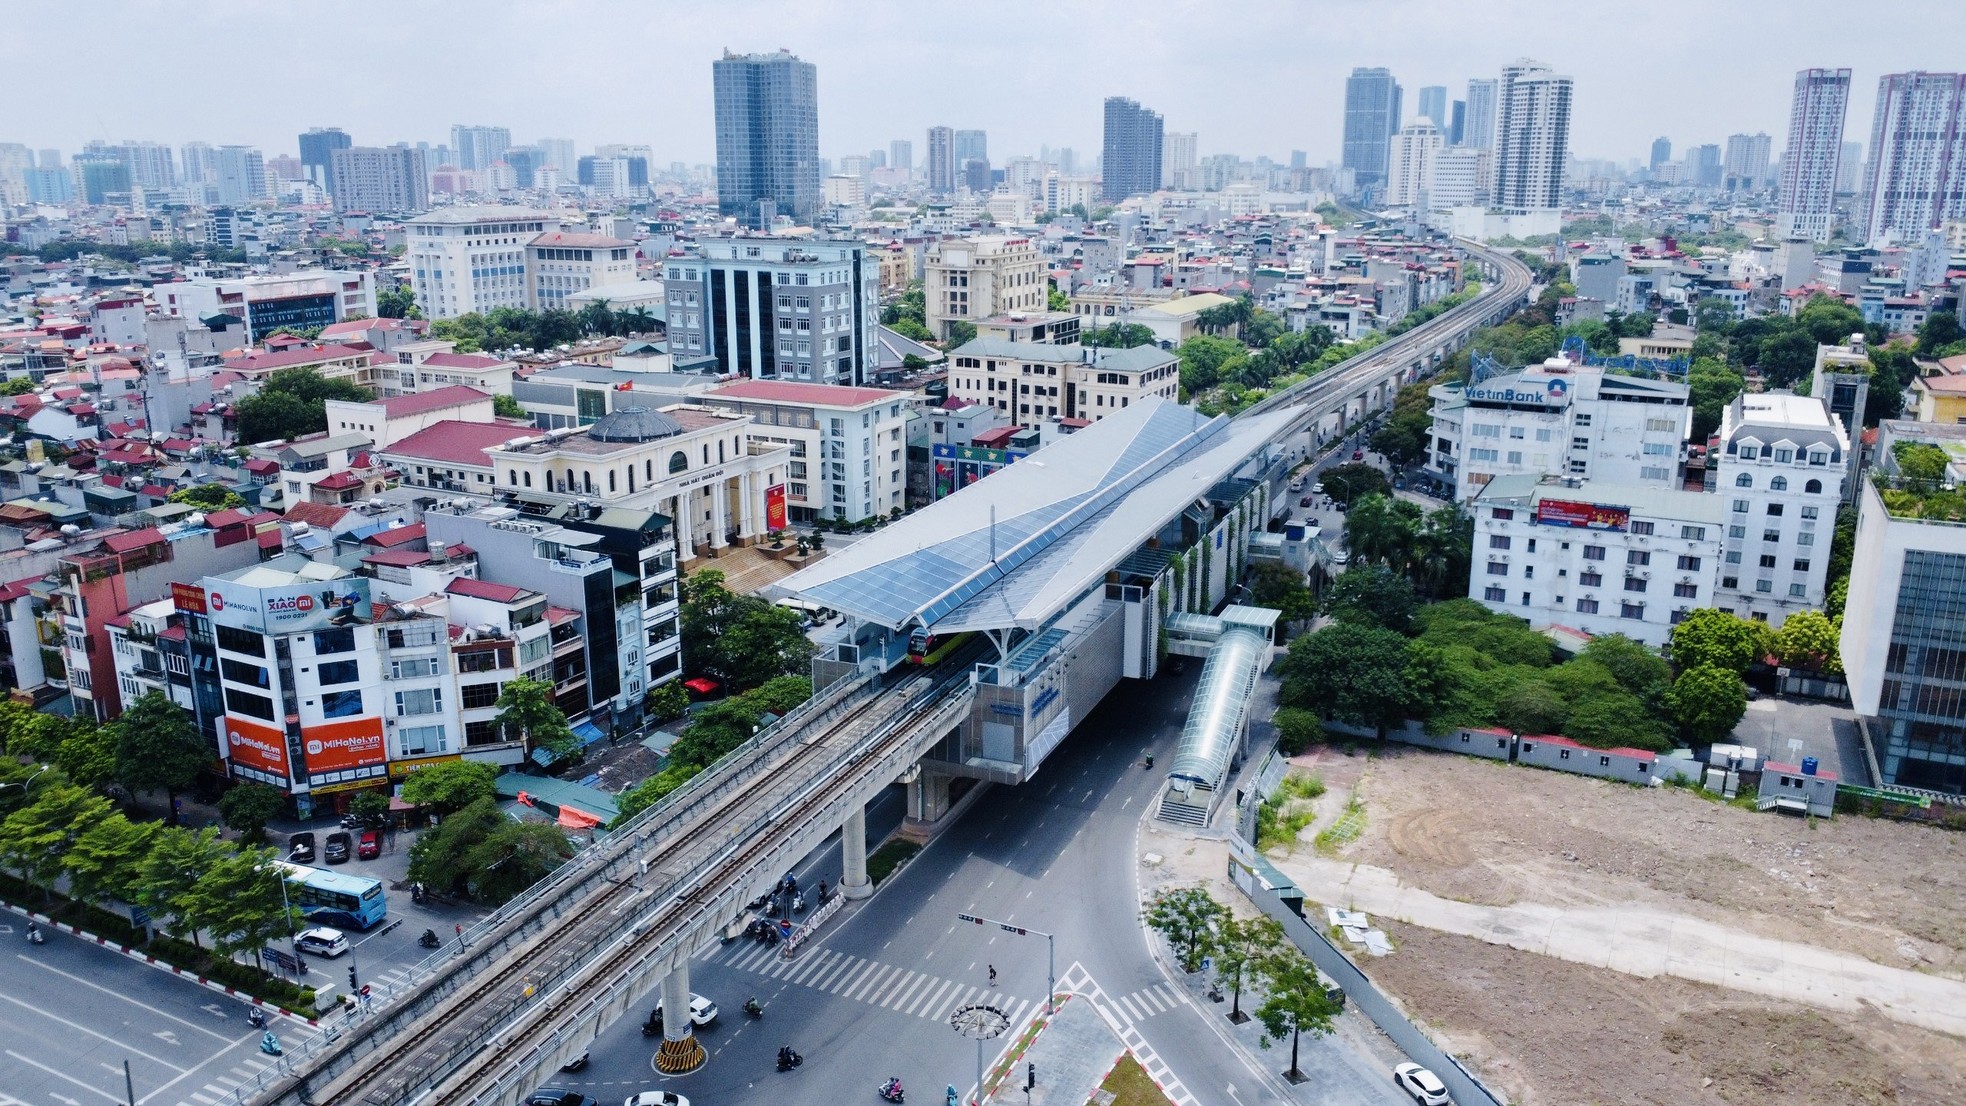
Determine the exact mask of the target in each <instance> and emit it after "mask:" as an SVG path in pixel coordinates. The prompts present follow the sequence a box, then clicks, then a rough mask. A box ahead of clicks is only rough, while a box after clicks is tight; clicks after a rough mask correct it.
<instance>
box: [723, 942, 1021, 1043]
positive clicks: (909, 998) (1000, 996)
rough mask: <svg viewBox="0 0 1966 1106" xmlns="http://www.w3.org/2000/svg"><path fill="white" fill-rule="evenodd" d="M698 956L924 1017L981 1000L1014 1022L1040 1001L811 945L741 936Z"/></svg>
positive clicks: (943, 1014)
mask: <svg viewBox="0 0 1966 1106" xmlns="http://www.w3.org/2000/svg"><path fill="white" fill-rule="evenodd" d="M704 959H707V960H716V961H717V962H718V963H721V964H722V965H723V966H725V967H729V968H736V969H738V970H739V971H747V972H754V973H756V974H758V975H762V976H765V977H766V978H769V979H778V980H782V981H784V982H786V983H793V984H797V985H798V986H801V987H810V988H812V989H813V990H817V991H825V992H826V993H828V994H830V995H834V996H836V997H838V998H843V999H848V1000H850V1001H853V1002H862V1003H866V1004H867V1005H869V1006H877V1007H880V1008H882V1009H886V1010H892V1011H894V1012H896V1013H898V1014H906V1015H908V1016H909V1017H915V1018H927V1019H928V1020H930V1021H941V1020H943V1019H944V1018H947V1017H948V1016H949V1012H950V1011H952V1010H954V1009H956V1008H957V1007H959V1006H966V1005H969V1004H971V1003H979V1002H987V1003H989V1004H990V1005H991V1006H995V1007H996V1008H997V1009H999V1010H1002V1011H1003V1012H1004V1013H1005V1014H1008V1015H1009V1016H1010V1020H1011V1023H1012V1024H1013V1025H1015V1024H1018V1023H1020V1022H1021V1021H1023V1019H1024V1018H1025V1016H1026V1015H1028V1014H1030V1013H1031V1012H1032V1010H1033V1009H1035V1008H1036V1007H1037V1006H1039V1005H1041V1004H1042V1002H1043V1000H1041V999H1029V998H1019V997H1017V996H1015V995H1009V994H1006V993H1005V992H1004V990H1003V988H1001V987H989V986H978V985H975V984H966V983H962V982H959V981H957V980H953V979H945V978H943V977H942V976H938V975H933V974H931V973H928V972H918V971H913V970H911V969H908V968H903V967H901V966H899V965H896V964H886V963H882V962H881V961H878V960H870V959H866V958H864V957H858V956H849V955H847V954H845V953H841V952H835V951H834V950H832V949H821V948H812V949H808V950H807V951H805V952H804V953H802V954H801V955H799V956H798V957H796V958H794V959H791V960H786V959H783V958H781V957H780V956H779V955H778V948H777V946H774V945H758V944H752V943H748V942H747V943H745V944H742V945H739V946H736V947H735V950H734V951H728V952H726V951H725V950H712V951H711V953H710V954H709V955H708V956H706V957H705V958H704Z"/></svg>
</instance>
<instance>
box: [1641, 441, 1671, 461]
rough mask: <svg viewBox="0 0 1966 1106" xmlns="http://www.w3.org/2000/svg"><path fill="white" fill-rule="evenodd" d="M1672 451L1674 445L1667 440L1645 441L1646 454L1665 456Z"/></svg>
mask: <svg viewBox="0 0 1966 1106" xmlns="http://www.w3.org/2000/svg"><path fill="white" fill-rule="evenodd" d="M1671 452H1672V446H1671V444H1669V443H1667V442H1646V443H1645V449H1644V453H1645V454H1646V455H1647V456H1651V457H1663V456H1666V455H1667V454H1669V453H1671Z"/></svg>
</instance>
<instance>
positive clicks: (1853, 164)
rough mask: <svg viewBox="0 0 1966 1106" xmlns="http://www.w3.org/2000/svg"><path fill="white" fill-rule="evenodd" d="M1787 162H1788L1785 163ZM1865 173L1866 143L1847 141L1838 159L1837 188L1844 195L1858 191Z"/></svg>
mask: <svg viewBox="0 0 1966 1106" xmlns="http://www.w3.org/2000/svg"><path fill="white" fill-rule="evenodd" d="M1784 164H1786V162H1785V163H1784ZM1863 174H1864V144H1863V143H1861V142H1845V143H1844V144H1843V152H1842V154H1841V155H1840V156H1839V157H1838V158H1837V159H1836V190H1837V192H1839V193H1841V194H1843V195H1846V196H1847V195H1851V194H1852V193H1854V192H1856V191H1857V184H1858V182H1859V181H1860V180H1862V178H1863Z"/></svg>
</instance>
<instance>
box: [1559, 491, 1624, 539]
mask: <svg viewBox="0 0 1966 1106" xmlns="http://www.w3.org/2000/svg"><path fill="white" fill-rule="evenodd" d="M1631 519H1632V513H1631V508H1629V507H1608V506H1605V505H1604V504H1602V503H1576V502H1573V501H1571V500H1567V499H1545V500H1543V501H1542V502H1541V503H1538V504H1536V521H1537V523H1538V524H1540V525H1543V526H1570V527H1575V528H1576V529H1579V530H1616V531H1618V532H1620V533H1622V532H1624V531H1626V530H1629V529H1631Z"/></svg>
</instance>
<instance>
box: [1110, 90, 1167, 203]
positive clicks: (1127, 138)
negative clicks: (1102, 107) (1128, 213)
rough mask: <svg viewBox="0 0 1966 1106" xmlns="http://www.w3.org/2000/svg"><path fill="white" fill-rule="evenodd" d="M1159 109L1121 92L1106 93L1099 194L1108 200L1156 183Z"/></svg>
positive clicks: (1142, 191)
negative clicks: (1118, 94) (1128, 97)
mask: <svg viewBox="0 0 1966 1106" xmlns="http://www.w3.org/2000/svg"><path fill="white" fill-rule="evenodd" d="M1162 138H1163V133H1162V126H1161V117H1160V113H1158V112H1154V111H1149V110H1148V109H1146V108H1144V107H1141V106H1140V104H1139V103H1138V102H1136V101H1133V100H1129V99H1127V98H1126V97H1124V96H1108V97H1106V142H1105V146H1104V149H1103V161H1102V166H1103V167H1102V170H1101V174H1100V177H1101V184H1100V189H1099V195H1100V197H1101V198H1103V199H1105V200H1107V201H1108V202H1116V201H1119V200H1124V199H1126V198H1127V197H1128V196H1144V195H1146V194H1147V193H1149V192H1153V191H1154V190H1156V189H1158V188H1159V187H1160V168H1161V152H1162V151H1161V142H1162Z"/></svg>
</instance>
